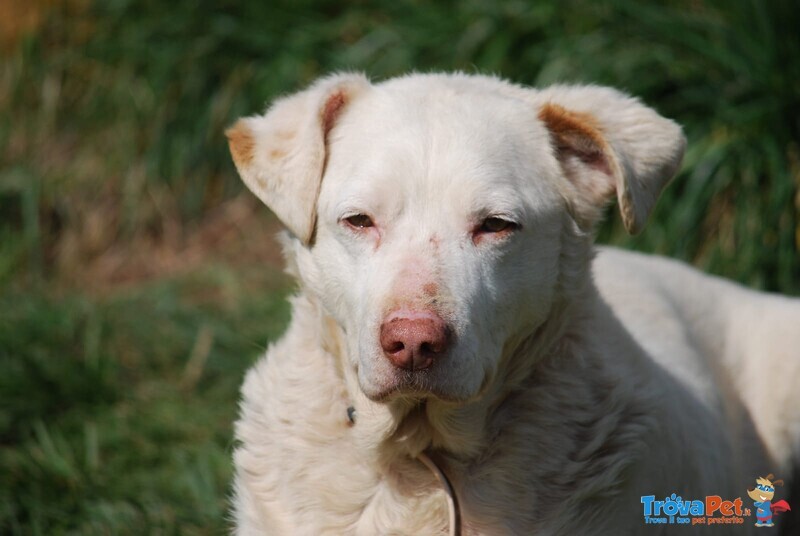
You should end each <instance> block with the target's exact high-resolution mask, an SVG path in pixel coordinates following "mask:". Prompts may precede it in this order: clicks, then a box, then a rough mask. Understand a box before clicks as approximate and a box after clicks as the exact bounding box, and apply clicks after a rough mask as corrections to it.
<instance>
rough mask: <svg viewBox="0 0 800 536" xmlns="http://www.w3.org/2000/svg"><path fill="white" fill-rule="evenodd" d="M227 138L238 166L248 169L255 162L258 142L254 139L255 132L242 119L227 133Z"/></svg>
mask: <svg viewBox="0 0 800 536" xmlns="http://www.w3.org/2000/svg"><path fill="white" fill-rule="evenodd" d="M225 136H227V137H228V147H229V148H230V151H231V156H233V160H234V162H236V164H237V165H238V166H241V167H247V166H248V165H249V164H250V162H252V161H253V156H254V154H255V148H256V141H255V139H254V138H253V131H252V130H250V127H248V126H247V124H246V123H245V122H244V121H243V120H241V119H240V120H239V121H237V122H236V123H235V124H234V125H233V126H232V127H230V128H229V129H228V130H226V131H225Z"/></svg>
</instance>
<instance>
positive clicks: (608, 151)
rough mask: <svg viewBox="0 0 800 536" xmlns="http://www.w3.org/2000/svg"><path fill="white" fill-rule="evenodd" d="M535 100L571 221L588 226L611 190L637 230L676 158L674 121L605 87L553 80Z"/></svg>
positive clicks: (678, 142) (678, 139) (679, 137)
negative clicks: (563, 181) (563, 180)
mask: <svg viewBox="0 0 800 536" xmlns="http://www.w3.org/2000/svg"><path fill="white" fill-rule="evenodd" d="M536 101H537V105H538V107H539V119H540V120H541V121H542V122H543V123H544V124H545V126H546V127H547V129H548V130H549V131H550V135H551V139H552V141H553V147H554V150H555V152H556V157H557V158H558V160H559V163H560V164H561V167H562V170H563V171H564V174H565V175H566V177H567V178H568V179H569V183H570V185H569V189H570V191H569V192H568V193H567V194H568V196H569V197H570V204H571V206H572V210H573V214H574V216H575V217H576V219H577V220H578V223H579V224H581V225H582V226H587V227H590V226H591V225H593V224H594V223H595V222H596V221H597V220H598V219H599V217H600V213H601V210H602V208H603V206H604V205H605V203H606V202H607V201H608V200H609V199H610V198H611V197H612V195H613V194H614V193H615V192H616V196H617V200H618V203H619V209H620V213H621V214H622V221H623V223H624V224H625V228H626V229H627V230H628V232H629V233H631V234H637V233H639V232H640V231H641V230H642V228H643V227H644V225H645V223H646V222H647V218H648V216H649V215H650V212H651V211H652V209H653V207H654V206H655V204H656V201H657V200H658V197H659V195H660V194H661V191H662V190H663V188H664V186H666V184H667V183H668V182H669V180H670V179H671V178H672V177H673V175H675V173H676V172H677V170H678V167H679V166H680V163H681V160H682V159H683V152H684V149H685V147H686V139H685V138H684V136H683V133H682V131H681V127H680V126H678V124H676V123H675V122H673V121H670V120H669V119H666V118H664V117H661V116H660V115H658V114H657V113H656V112H655V111H654V110H652V109H650V108H648V107H646V106H644V105H643V104H641V103H640V102H639V101H638V100H636V99H634V98H631V97H628V96H626V95H624V94H622V93H620V92H618V91H616V90H613V89H610V88H605V87H597V86H553V87H550V88H547V89H545V90H542V91H539V92H537V94H536Z"/></svg>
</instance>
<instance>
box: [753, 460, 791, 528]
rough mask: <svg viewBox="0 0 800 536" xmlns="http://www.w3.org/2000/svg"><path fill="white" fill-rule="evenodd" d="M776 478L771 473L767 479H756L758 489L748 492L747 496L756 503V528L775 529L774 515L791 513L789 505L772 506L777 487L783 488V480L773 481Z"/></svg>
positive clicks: (777, 504)
mask: <svg viewBox="0 0 800 536" xmlns="http://www.w3.org/2000/svg"><path fill="white" fill-rule="evenodd" d="M773 478H775V476H774V475H773V474H772V473H770V474H768V475H767V476H766V477H759V478H757V479H756V487H755V488H754V489H749V490H747V495H749V496H750V498H751V499H753V501H754V506H755V507H756V527H773V526H775V524H774V523H773V522H772V514H773V513H780V512H786V511H790V510H791V508H790V507H789V503H787V502H786V501H778V502H776V503H775V504H772V498H773V497H774V496H775V486H783V480H775V481H773V480H772V479H773Z"/></svg>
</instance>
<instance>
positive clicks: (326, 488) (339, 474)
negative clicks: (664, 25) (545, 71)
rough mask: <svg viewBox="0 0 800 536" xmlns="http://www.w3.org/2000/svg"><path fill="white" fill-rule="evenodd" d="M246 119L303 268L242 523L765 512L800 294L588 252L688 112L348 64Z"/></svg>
mask: <svg viewBox="0 0 800 536" xmlns="http://www.w3.org/2000/svg"><path fill="white" fill-rule="evenodd" d="M227 134H228V137H229V141H230V149H231V153H232V154H233V158H234V161H235V163H236V166H237V168H238V170H239V173H240V174H241V176H242V177H243V179H244V181H245V182H246V184H247V185H248V187H249V188H250V189H251V190H252V191H253V192H254V193H255V194H256V195H257V196H258V197H259V198H261V199H262V200H263V201H264V202H265V203H266V204H267V205H268V206H269V207H270V208H271V209H272V210H273V211H274V212H275V213H276V214H277V215H278V217H279V218H280V219H281V220H282V221H283V223H284V224H285V225H286V227H287V228H288V229H289V231H290V233H291V234H286V235H285V236H284V240H283V243H284V248H285V253H286V257H287V261H288V264H289V270H290V272H291V273H292V274H294V275H295V276H296V277H297V279H298V281H299V284H300V290H299V293H298V295H297V296H296V297H294V298H293V300H292V305H293V311H292V320H291V324H290V326H289V328H288V331H287V333H286V334H285V335H284V336H283V338H281V339H280V340H279V341H278V342H276V343H275V344H273V345H272V346H271V347H270V349H269V350H268V351H267V354H266V355H265V356H264V357H263V358H262V359H261V360H260V361H259V362H258V364H256V365H255V366H254V367H253V369H252V370H251V371H250V372H249V374H248V376H247V380H246V382H245V384H244V388H243V401H242V406H241V419H240V421H239V422H238V424H237V427H236V436H237V439H238V440H239V442H240V444H239V445H238V446H237V448H236V453H235V466H236V484H235V489H236V495H235V500H234V503H235V510H236V523H237V527H238V532H239V533H240V534H291V535H295V534H309V535H319V534H349V533H352V534H359V535H376V534H440V533H447V532H448V530H449V531H451V532H457V531H459V530H460V531H461V532H462V533H464V534H491V535H500V534H569V535H574V534H633V533H642V534H647V535H652V534H659V533H662V532H670V529H673V527H672V525H670V524H669V523H670V522H672V523H686V522H692V523H702V524H708V523H718V522H719V523H721V522H726V521H727V522H732V523H734V524H728V525H726V527H724V528H723V527H711V529H716V530H717V531H718V533H720V534H722V533H725V534H728V533H730V532H731V530H733V529H737V530H740V531H745V532H748V531H750V530H754V529H752V527H753V525H754V523H755V521H756V519H755V513H754V512H755V508H754V507H753V505H752V504H750V503H748V502H746V501H747V498H746V497H747V489H748V488H753V487H754V482H755V479H756V478H757V477H759V476H763V475H766V474H767V473H775V474H776V475H780V476H783V477H784V478H786V476H789V472H790V471H791V469H792V458H793V457H794V456H796V455H797V454H798V445H799V444H800V385H798V383H797V382H798V380H799V379H800V300H796V299H789V298H782V297H779V296H772V295H766V294H761V293H756V292H753V291H750V290H747V289H744V288H741V287H739V286H737V285H734V284H732V283H729V282H726V281H722V280H720V279H716V278H713V277H709V276H705V275H702V274H700V273H698V272H696V271H694V270H693V269H691V268H689V267H687V266H685V265H682V264H680V263H677V262H674V261H670V260H665V259H659V258H655V257H649V256H644V255H639V254H633V253H624V252H621V251H615V250H607V249H601V250H600V251H599V254H597V256H596V258H595V259H594V260H593V258H594V256H595V250H594V248H593V245H592V232H593V227H594V225H595V223H596V222H597V220H598V218H599V217H600V215H601V212H602V208H603V206H604V205H605V204H606V203H607V202H608V201H609V200H610V199H611V198H612V197H613V196H614V195H615V194H616V198H617V200H618V203H619V207H620V211H621V214H622V218H623V221H624V223H625V226H626V228H627V229H628V230H629V231H630V232H633V233H636V232H639V231H640V230H641V229H642V227H643V226H644V225H645V222H646V220H647V217H648V214H649V213H650V211H651V209H652V208H653V205H654V204H655V203H656V200H657V198H658V196H659V193H660V191H661V190H662V188H663V187H664V186H665V185H666V183H667V182H668V181H669V179H670V178H671V177H672V176H673V174H674V173H675V172H676V170H677V169H678V166H679V164H680V162H681V158H682V155H683V151H684V145H685V141H684V137H683V135H682V133H681V129H680V127H679V126H678V125H676V124H675V123H673V122H672V121H670V120H668V119H664V118H663V117H661V116H659V115H658V114H657V113H656V112H654V111H653V110H651V109H649V108H647V107H645V106H644V105H642V104H641V103H640V102H638V101H637V100H635V99H633V98H630V97H627V96H625V95H623V94H621V93H619V92H617V91H615V90H612V89H608V88H602V87H594V86H583V87H572V86H556V87H551V88H548V89H544V90H534V89H529V88H524V87H520V86H515V85H512V84H509V83H506V82H503V81H501V80H498V79H495V78H490V77H482V76H468V75H462V74H456V75H412V76H407V77H403V78H397V79H392V80H389V81H387V82H383V83H380V84H371V83H370V82H369V81H368V80H367V79H365V78H364V77H363V76H361V75H357V74H343V75H336V76H332V77H329V78H325V79H323V80H320V81H319V82H318V83H316V84H314V85H313V86H312V87H311V88H309V89H307V90H305V91H303V92H300V93H298V94H296V95H293V96H290V97H287V98H284V99H281V100H279V101H277V102H276V103H275V104H274V105H273V106H272V107H271V108H270V109H269V110H268V111H267V113H266V114H265V115H263V116H254V117H249V118H245V119H242V120H240V121H239V122H238V123H236V125H234V126H233V127H232V128H231V129H230V130H229V131H228V133H227ZM426 465H427V467H426ZM784 475H785V476H784ZM672 493H676V494H677V495H679V496H681V497H682V499H683V500H682V501H677V499H673V498H672V497H671V494H672ZM778 493H780V491H779V492H778ZM668 496H669V497H668ZM709 496H710V497H712V502H711V503H707V502H706V498H707V497H709ZM713 497H719V498H720V500H721V501H723V502H722V503H721V506H718V507H716V508H715V505H716V503H715V502H714V500H713ZM742 497H744V498H745V499H744V501H745V502H744V503H743V502H742V500H740V501H739V507H737V506H736V504H735V500H736V499H737V498H739V499H741V498H742ZM665 498H666V499H667V500H666V501H665ZM693 501H697V502H693ZM659 503H661V504H659ZM701 503H702V506H703V508H704V511H703V512H702V514H698V511H697V509H698V508H699V505H700V504H701ZM676 505H677V506H681V505H683V506H684V507H685V508H688V507H689V506H691V507H692V508H694V509H693V510H692V511H691V512H689V511H688V510H686V509H684V510H683V511H682V512H681V513H678V514H677V515H675V516H673V517H675V518H678V517H685V518H686V521H684V520H682V519H672V518H670V517H669V516H667V515H666V514H669V513H670V509H671V508H673V509H674V507H676ZM798 506H800V505H798ZM648 508H650V511H649V514H650V515H649V516H648ZM745 508H750V509H752V512H750V511H745ZM665 512H666V513H665ZM673 514H674V512H673ZM697 519H702V521H696V520H697ZM720 520H721V521H720ZM653 523H656V524H653ZM662 523H667V524H662ZM690 530H691V529H690Z"/></svg>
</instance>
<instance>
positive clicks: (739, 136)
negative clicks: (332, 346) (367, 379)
mask: <svg viewBox="0 0 800 536" xmlns="http://www.w3.org/2000/svg"><path fill="white" fill-rule="evenodd" d="M798 28H800V9H798V5H797V2H796V1H792V0H771V1H769V2H762V1H758V0H752V1H748V0H743V1H741V2H727V1H723V0H705V1H702V0H670V1H663V2H641V1H633V0H614V1H607V2H597V1H588V0H570V1H565V2H560V1H556V0H549V1H538V2H525V1H510V2H489V1H477V0H466V1H463V2H453V1H442V2H435V3H434V2H424V1H422V0H398V1H388V0H383V1H377V2H366V1H354V2H341V1H332V0H300V1H289V0H285V1H271V2H256V1H252V2H239V1H235V0H219V1H216V2H210V1H204V0H172V1H171V2H168V3H167V2H160V1H156V0H103V1H101V0H97V1H92V0H62V1H58V0H2V1H1V2H0V61H1V63H0V533H2V534H61V533H76V534H88V533H100V534H110V533H122V534H128V533H130V534H142V533H169V534H172V533H181V534H183V533H187V534H208V533H219V532H222V531H224V529H225V527H226V526H227V521H226V519H225V515H226V508H227V503H226V494H227V491H228V486H229V478H230V474H231V467H230V452H231V441H232V439H231V436H232V433H231V432H232V428H231V423H232V421H233V420H234V418H235V414H236V399H237V388H238V385H239V383H240V381H241V378H242V374H243V371H244V370H245V369H246V367H247V366H248V365H249V364H250V363H252V361H253V360H254V359H255V357H256V356H257V355H258V353H259V352H260V351H261V349H262V348H263V347H264V346H265V345H266V343H267V341H268V340H269V339H271V338H274V337H275V336H277V335H278V334H279V333H280V332H281V330H282V329H283V327H284V326H285V324H286V321H287V317H288V309H287V307H286V305H285V304H284V298H285V296H286V294H287V292H289V290H290V282H289V281H288V280H287V279H286V278H285V277H284V276H283V275H282V274H281V272H280V259H279V255H278V254H277V253H276V251H275V246H274V243H273V242H272V235H273V234H274V232H275V230H276V229H277V228H278V226H277V224H276V222H275V221H274V219H272V218H271V216H269V214H268V213H267V211H266V209H263V208H262V207H260V206H259V205H258V204H257V203H256V202H255V201H254V200H253V199H252V198H251V196H250V195H249V194H248V193H246V192H245V191H244V189H243V187H242V185H241V184H240V182H239V180H238V179H237V177H236V174H235V171H234V169H233V166H232V165H231V163H230V161H229V158H228V155H227V148H226V143H225V140H224V136H223V134H222V131H223V129H224V127H225V126H227V125H228V124H230V123H231V122H232V121H233V120H234V119H235V118H237V117H238V116H241V115H245V114H251V113H254V112H256V111H260V110H262V109H263V107H264V105H265V103H266V102H267V101H269V100H270V99H271V98H273V97H275V96H276V95H279V94H282V93H287V92H291V91H294V90H296V89H299V88H301V87H302V86H304V85H305V84H307V83H309V82H311V81H312V80H313V79H314V78H315V77H317V76H319V75H321V74H324V73H327V72H330V71H332V70H337V69H359V70H364V71H366V72H367V73H368V74H369V75H370V76H372V77H373V78H374V79H381V78H385V77H389V76H392V75H396V74H400V73H404V72H407V71H409V70H422V71H425V70H436V69H446V70H453V69H461V70H464V71H467V72H489V73H496V74H500V75H502V76H504V77H507V78H510V79H512V80H514V81H517V82H521V83H526V84H531V85H546V84H549V83H553V82H594V83H601V84H608V85H612V86H615V87H619V88H622V89H624V90H626V91H629V92H631V93H633V94H635V95H637V96H640V97H642V98H643V99H644V100H645V101H646V102H647V103H648V104H651V105H653V106H654V107H656V108H657V109H658V110H659V111H660V112H661V113H662V114H664V115H666V116H668V117H672V118H674V119H676V120H677V121H679V122H680V123H681V124H683V125H684V126H685V130H686V133H687V136H688V138H689V151H688V154H687V157H686V162H685V165H684V168H683V170H682V172H681V174H680V176H679V177H678V178H677V180H676V181H675V182H674V183H673V184H672V186H671V187H670V188H669V189H668V190H667V192H666V193H665V195H664V197H663V198H662V200H661V202H660V204H659V205H658V207H657V210H656V212H655V214H654V216H653V218H652V220H651V222H650V225H649V226H648V227H647V228H646V229H645V231H644V233H643V234H642V235H641V236H639V237H636V238H630V237H627V236H626V235H625V234H624V232H623V230H622V227H621V224H620V222H619V218H618V217H617V216H616V214H615V213H614V212H613V210H614V209H611V210H610V212H609V217H608V221H607V223H606V224H605V225H604V227H603V228H602V229H601V231H600V239H601V240H602V241H604V242H610V243H616V244H621V245H624V246H627V247H633V248H636V249H641V250H645V251H651V252H658V253H663V254H667V255H671V256H675V257H679V258H682V259H685V260H687V261H689V262H692V263H694V264H695V265H697V266H699V267H701V268H703V269H706V270H709V271H711V272H713V273H717V274H721V275H724V276H727V277H731V278H733V279H735V280H738V281H740V282H742V283H744V284H747V285H750V286H753V287H756V288H761V289H766V290H770V291H779V292H783V293H788V294H794V295H798V294H800V253H799V250H800V217H798V213H799V212H800V145H799V143H800V31H798Z"/></svg>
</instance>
